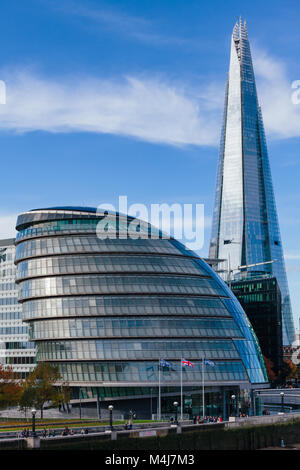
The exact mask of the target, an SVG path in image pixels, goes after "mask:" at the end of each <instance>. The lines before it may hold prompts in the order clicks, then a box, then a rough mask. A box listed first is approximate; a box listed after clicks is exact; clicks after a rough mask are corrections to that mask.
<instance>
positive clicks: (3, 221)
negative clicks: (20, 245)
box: [0, 214, 17, 239]
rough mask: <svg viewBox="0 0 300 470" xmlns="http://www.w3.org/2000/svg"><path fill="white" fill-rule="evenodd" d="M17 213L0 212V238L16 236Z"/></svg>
mask: <svg viewBox="0 0 300 470" xmlns="http://www.w3.org/2000/svg"><path fill="white" fill-rule="evenodd" d="M16 221H17V215H6V214H0V239H3V238H14V237H15V236H16V230H15V226H16Z"/></svg>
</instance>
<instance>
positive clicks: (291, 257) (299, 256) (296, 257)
mask: <svg viewBox="0 0 300 470" xmlns="http://www.w3.org/2000/svg"><path fill="white" fill-rule="evenodd" d="M284 257H285V259H286V260H291V261H296V260H300V253H285V255H284Z"/></svg>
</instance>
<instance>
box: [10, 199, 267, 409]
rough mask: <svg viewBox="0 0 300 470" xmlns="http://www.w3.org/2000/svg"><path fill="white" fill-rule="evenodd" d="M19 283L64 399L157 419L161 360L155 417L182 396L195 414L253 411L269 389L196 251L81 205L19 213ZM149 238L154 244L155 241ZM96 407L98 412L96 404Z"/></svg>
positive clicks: (224, 294) (246, 332) (247, 337)
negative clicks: (254, 397) (64, 386)
mask: <svg viewBox="0 0 300 470" xmlns="http://www.w3.org/2000/svg"><path fill="white" fill-rule="evenodd" d="M17 230H18V234H17V237H16V258H15V263H16V265H17V283H18V284H19V288H20V291H19V300H20V302H21V304H22V311H23V319H24V321H25V322H26V323H28V324H29V328H30V336H31V339H32V340H33V341H34V342H35V344H36V346H37V360H38V361H46V362H50V363H52V364H55V365H57V366H58V367H59V370H60V373H61V376H62V378H63V380H64V381H67V382H69V384H70V386H71V387H72V393H73V398H74V399H76V398H77V399H78V398H91V399H92V398H94V399H96V397H97V402H98V406H99V407H100V408H101V410H102V411H101V413H102V412H103V410H107V406H108V404H109V403H113V404H114V406H115V410H118V411H119V412H120V413H123V414H124V413H126V412H128V410H129V409H130V408H134V409H135V410H136V412H137V414H138V416H150V414H151V411H152V413H156V409H157V395H158V380H159V377H158V376H159V374H158V372H159V370H158V363H159V359H160V358H162V359H164V360H166V361H168V362H170V363H171V367H170V368H168V367H167V368H164V369H163V370H161V374H160V375H161V393H162V413H167V412H170V411H171V410H173V405H172V403H173V401H174V399H175V398H176V399H178V394H179V393H180V378H181V359H182V358H184V359H186V360H189V361H191V362H192V363H193V364H194V366H191V367H183V371H182V374H183V382H184V396H185V408H184V410H183V411H184V413H187V412H188V411H189V410H190V411H191V412H193V413H194V414H201V413H202V411H203V410H202V408H201V407H202V392H201V390H202V389H201V384H202V382H201V380H202V372H201V364H202V359H203V358H206V359H209V360H211V361H213V362H214V366H205V398H206V400H205V406H206V409H205V411H206V413H207V414H214V415H218V414H220V415H221V414H222V415H223V416H226V414H227V415H228V412H229V407H230V406H231V405H232V404H230V397H231V396H232V394H235V395H236V396H238V397H239V400H240V404H241V406H244V407H246V408H247V407H248V406H249V405H250V397H251V391H252V390H253V388H260V387H267V386H268V383H267V376H266V371H265V367H264V362H263V358H262V355H261V351H260V348H259V345H258V342H257V339H256V336H255V334H254V333H253V330H252V327H251V325H250V323H249V321H248V319H247V317H246V315H245V313H244V311H243V310H242V308H241V306H240V304H239V303H238V302H237V300H236V298H235V297H234V295H233V294H232V292H231V291H230V289H229V288H228V287H227V285H226V284H225V282H223V281H222V279H221V278H220V277H219V276H218V275H217V274H216V273H215V272H214V271H213V270H212V269H211V268H210V267H209V266H208V265H207V264H206V263H205V262H204V261H203V260H202V259H200V258H199V257H198V256H197V255H196V254H195V253H193V252H192V251H190V250H187V249H186V248H185V247H184V246H183V245H182V244H181V243H179V242H178V241H176V240H174V239H172V238H171V239H166V238H163V236H162V235H161V233H160V232H158V231H155V230H153V228H152V227H151V226H150V225H149V224H145V223H144V222H142V221H140V220H138V219H133V218H131V217H128V218H127V217H126V216H123V215H121V214H114V213H110V214H107V213H104V212H102V213H97V211H96V209H93V208H83V207H78V208H76V207H56V208H48V209H37V210H32V211H29V212H25V213H23V214H21V215H19V217H18V220H17ZM153 236H154V238H153ZM99 402H100V403H99Z"/></svg>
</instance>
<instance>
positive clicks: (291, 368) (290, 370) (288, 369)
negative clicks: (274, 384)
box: [279, 359, 297, 383]
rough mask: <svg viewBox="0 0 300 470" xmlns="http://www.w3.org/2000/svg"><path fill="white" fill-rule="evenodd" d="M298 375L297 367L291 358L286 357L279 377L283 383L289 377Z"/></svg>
mask: <svg viewBox="0 0 300 470" xmlns="http://www.w3.org/2000/svg"><path fill="white" fill-rule="evenodd" d="M296 375H297V367H296V366H295V364H294V363H293V362H292V361H291V360H290V359H284V360H283V364H282V366H281V369H280V371H279V377H280V379H281V383H285V382H286V380H287V379H292V378H294V377H295V376H296Z"/></svg>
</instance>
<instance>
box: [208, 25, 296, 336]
mask: <svg viewBox="0 0 300 470" xmlns="http://www.w3.org/2000/svg"><path fill="white" fill-rule="evenodd" d="M209 257H210V258H219V259H226V260H227V261H228V266H229V268H228V269H229V271H230V273H233V274H234V273H235V272H236V271H238V270H239V268H240V267H241V266H249V265H252V264H257V263H262V262H266V261H274V262H273V263H269V264H265V265H258V266H252V267H247V268H242V271H243V270H244V271H248V272H249V271H259V270H260V271H265V272H266V273H270V274H272V275H273V276H275V277H276V278H277V280H278V283H279V285H280V290H281V295H282V328H283V344H285V345H287V344H291V343H292V342H293V341H294V340H295V330H294V323H293V316H292V309H291V302H290V296H289V290H288V283H287V277H286V270H285V263H284V258H283V249H282V244H281V237H280V231H279V224H278V218H277V211H276V205H275V198H274V193H273V187H272V179H271V172H270V166H269V158H268V152H267V146H266V139H265V133H264V127H263V121H262V115H261V109H260V107H259V104H258V99H257V92H256V85H255V77H254V72H253V66H252V59H251V52H250V44H249V40H248V32H247V27H246V23H243V22H242V21H241V20H240V21H239V22H237V23H236V25H235V26H234V29H233V33H232V39H231V57H230V68H229V75H228V81H227V88H226V96H225V110H224V120H223V127H222V134H221V143H220V153H219V162H218V170H217V182H216V197H215V205H214V213H213V225H212V236H211V242H210V252H209ZM235 270H236V271H235Z"/></svg>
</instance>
